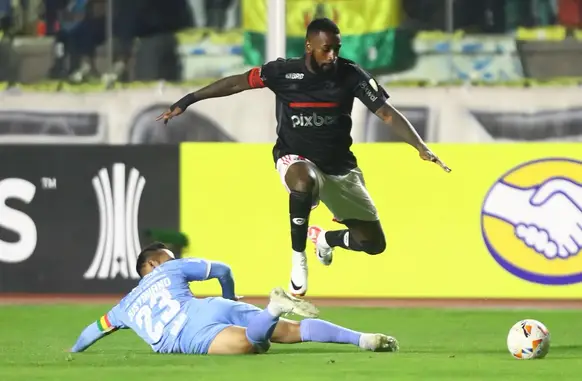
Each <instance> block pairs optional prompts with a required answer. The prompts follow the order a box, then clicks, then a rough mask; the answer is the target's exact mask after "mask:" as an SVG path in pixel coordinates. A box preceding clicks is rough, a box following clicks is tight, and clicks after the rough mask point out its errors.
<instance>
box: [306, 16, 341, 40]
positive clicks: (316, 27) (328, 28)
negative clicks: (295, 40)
mask: <svg viewBox="0 0 582 381" xmlns="http://www.w3.org/2000/svg"><path fill="white" fill-rule="evenodd" d="M319 32H328V33H333V34H339V33H340V30H339V27H338V26H337V24H336V23H334V22H333V21H331V20H330V19H328V18H327V17H324V18H320V19H314V20H313V21H311V22H310V23H309V25H308V26H307V33H305V38H309V36H310V35H311V34H313V33H319Z"/></svg>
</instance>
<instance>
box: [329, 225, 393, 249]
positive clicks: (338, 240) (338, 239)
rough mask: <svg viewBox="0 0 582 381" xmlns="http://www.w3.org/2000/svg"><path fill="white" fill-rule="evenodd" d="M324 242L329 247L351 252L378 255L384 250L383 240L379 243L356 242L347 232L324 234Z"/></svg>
mask: <svg viewBox="0 0 582 381" xmlns="http://www.w3.org/2000/svg"><path fill="white" fill-rule="evenodd" d="M325 241H326V242H327V244H328V245H329V246H330V247H341V248H344V249H347V250H352V251H363V252H365V253H368V254H372V255H374V254H380V253H382V252H383V251H384V249H385V248H386V243H385V242H384V240H382V241H381V242H374V241H357V240H355V239H354V238H352V236H351V234H350V231H349V230H347V229H346V230H335V231H329V232H326V233H325Z"/></svg>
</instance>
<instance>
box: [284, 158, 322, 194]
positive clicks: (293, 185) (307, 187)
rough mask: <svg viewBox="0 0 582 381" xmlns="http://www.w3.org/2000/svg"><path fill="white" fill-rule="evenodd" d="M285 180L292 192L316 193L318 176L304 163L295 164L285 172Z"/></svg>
mask: <svg viewBox="0 0 582 381" xmlns="http://www.w3.org/2000/svg"><path fill="white" fill-rule="evenodd" d="M285 182H286V183H287V186H288V187H289V189H290V190H291V191H292V192H301V193H313V194H314V193H315V190H316V185H317V177H316V176H315V173H314V171H313V169H311V168H310V167H309V166H308V165H306V164H304V163H296V164H293V165H292V166H291V167H289V169H288V170H287V173H286V174H285Z"/></svg>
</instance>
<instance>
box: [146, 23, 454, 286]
mask: <svg viewBox="0 0 582 381" xmlns="http://www.w3.org/2000/svg"><path fill="white" fill-rule="evenodd" d="M340 48H341V37H340V31H339V28H338V27H337V25H336V24H335V23H334V22H333V21H331V20H330V19H327V18H321V19H315V20H313V21H312V22H311V23H310V24H309V26H308V27H307V33H306V39H305V55H304V56H303V57H299V58H290V59H283V58H279V59H277V60H275V61H271V62H267V63H266V64H264V65H262V66H261V67H258V68H253V69H251V70H249V71H248V72H246V73H244V74H239V75H234V76H230V77H226V78H223V79H220V80H218V81H216V82H214V83H212V84H210V85H208V86H206V87H204V88H202V89H200V90H198V91H196V92H193V93H191V94H188V95H186V96H184V97H183V98H182V99H180V100H179V101H178V102H176V103H175V104H174V105H172V107H171V108H170V110H168V111H167V112H165V113H163V114H162V115H160V116H159V117H158V119H157V120H163V121H164V123H167V122H168V121H169V120H170V119H172V118H173V117H175V116H178V115H180V114H181V113H182V112H184V110H186V108H187V107H188V106H189V105H191V104H193V103H195V102H199V101H202V100H204V99H209V98H216V97H225V96H228V95H231V94H236V93H239V92H241V91H245V90H251V89H258V88H264V87H267V88H269V89H270V90H271V91H272V92H273V93H275V96H276V105H277V106H276V107H277V109H276V115H277V136H278V137H277V142H276V144H275V146H274V148H273V160H274V162H275V167H276V168H277V171H278V172H279V174H280V176H281V181H282V183H283V184H284V186H285V187H286V188H287V190H288V192H289V217H290V218H289V219H290V225H291V244H292V250H293V258H292V269H291V281H290V282H289V290H290V292H291V293H292V294H293V295H296V296H303V295H305V293H306V291H307V258H306V255H305V247H306V241H307V238H308V237H309V238H310V239H311V240H312V241H313V243H314V244H315V246H316V254H317V257H318V259H319V261H320V262H322V263H323V264H324V265H330V264H331V262H332V258H333V248H334V247H342V248H344V249H348V250H353V251H360V252H364V253H367V254H370V255H376V254H380V253H382V252H383V251H384V250H385V248H386V240H385V238H384V232H383V230H382V226H381V224H380V220H379V217H378V212H377V210H376V207H375V205H374V202H373V201H372V198H371V197H370V194H369V193H368V191H367V189H366V187H365V184H364V178H363V176H362V171H361V170H360V168H359V167H358V164H357V160H356V158H355V157H354V155H353V153H352V152H351V150H350V146H351V144H352V138H351V136H350V132H351V128H352V119H351V112H352V106H353V102H354V98H358V99H359V100H360V101H362V102H363V104H364V105H365V106H366V107H367V108H368V109H369V110H370V111H371V112H373V113H375V114H376V115H377V116H378V117H379V118H381V119H382V120H383V121H384V122H386V123H387V124H389V125H390V126H391V127H392V128H393V129H394V131H395V132H396V133H397V134H398V135H400V136H401V137H402V139H403V140H404V141H405V142H407V143H408V144H410V145H411V146H413V147H414V148H416V149H417V150H418V153H419V155H420V158H421V159H423V160H428V161H431V162H434V163H437V164H438V165H440V166H441V167H442V168H443V169H444V170H445V171H447V172H449V171H450V169H449V168H448V167H447V166H446V165H445V164H444V163H443V162H442V161H441V160H440V159H439V158H438V157H437V156H436V155H435V154H434V153H433V152H431V150H430V149H429V148H428V147H427V145H426V144H425V142H424V141H423V140H422V139H421V138H420V136H419V135H418V133H417V132H416V130H415V129H414V127H413V126H412V125H411V124H410V122H409V121H408V120H407V119H406V117H404V116H403V115H402V114H401V113H400V112H399V111H398V110H396V109H395V108H394V106H392V105H391V104H390V103H389V102H388V97H389V96H388V94H387V93H386V91H385V90H384V89H383V88H382V86H380V85H379V84H378V83H377V82H376V81H375V79H374V78H373V77H372V76H371V75H370V74H369V73H367V72H366V71H365V70H363V69H362V68H361V67H359V66H358V65H357V64H356V63H354V62H352V61H349V60H347V59H344V58H341V57H339V52H340ZM320 200H321V201H322V202H323V203H324V204H325V205H326V206H327V208H328V209H329V210H330V211H331V212H332V213H333V215H334V219H335V221H337V222H340V223H341V224H343V225H344V226H345V227H346V228H347V229H343V230H336V231H324V230H323V229H321V228H320V227H317V226H309V225H308V223H309V215H310V212H311V209H312V208H314V207H316V206H317V205H318V203H319V201H320Z"/></svg>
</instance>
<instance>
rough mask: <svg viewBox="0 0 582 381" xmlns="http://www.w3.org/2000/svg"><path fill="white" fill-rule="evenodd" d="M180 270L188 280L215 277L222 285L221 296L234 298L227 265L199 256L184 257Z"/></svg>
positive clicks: (230, 274)
mask: <svg viewBox="0 0 582 381" xmlns="http://www.w3.org/2000/svg"><path fill="white" fill-rule="evenodd" d="M181 261H183V265H182V272H183V274H184V276H185V277H186V280H187V281H188V282H195V281H205V280H209V279H217V280H218V282H219V283H220V286H221V287H222V297H223V298H225V299H231V300H236V299H237V297H236V294H235V292H234V277H233V275H232V269H231V268H230V266H229V265H227V264H226V263H222V262H217V261H209V260H206V259H200V258H184V259H181Z"/></svg>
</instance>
